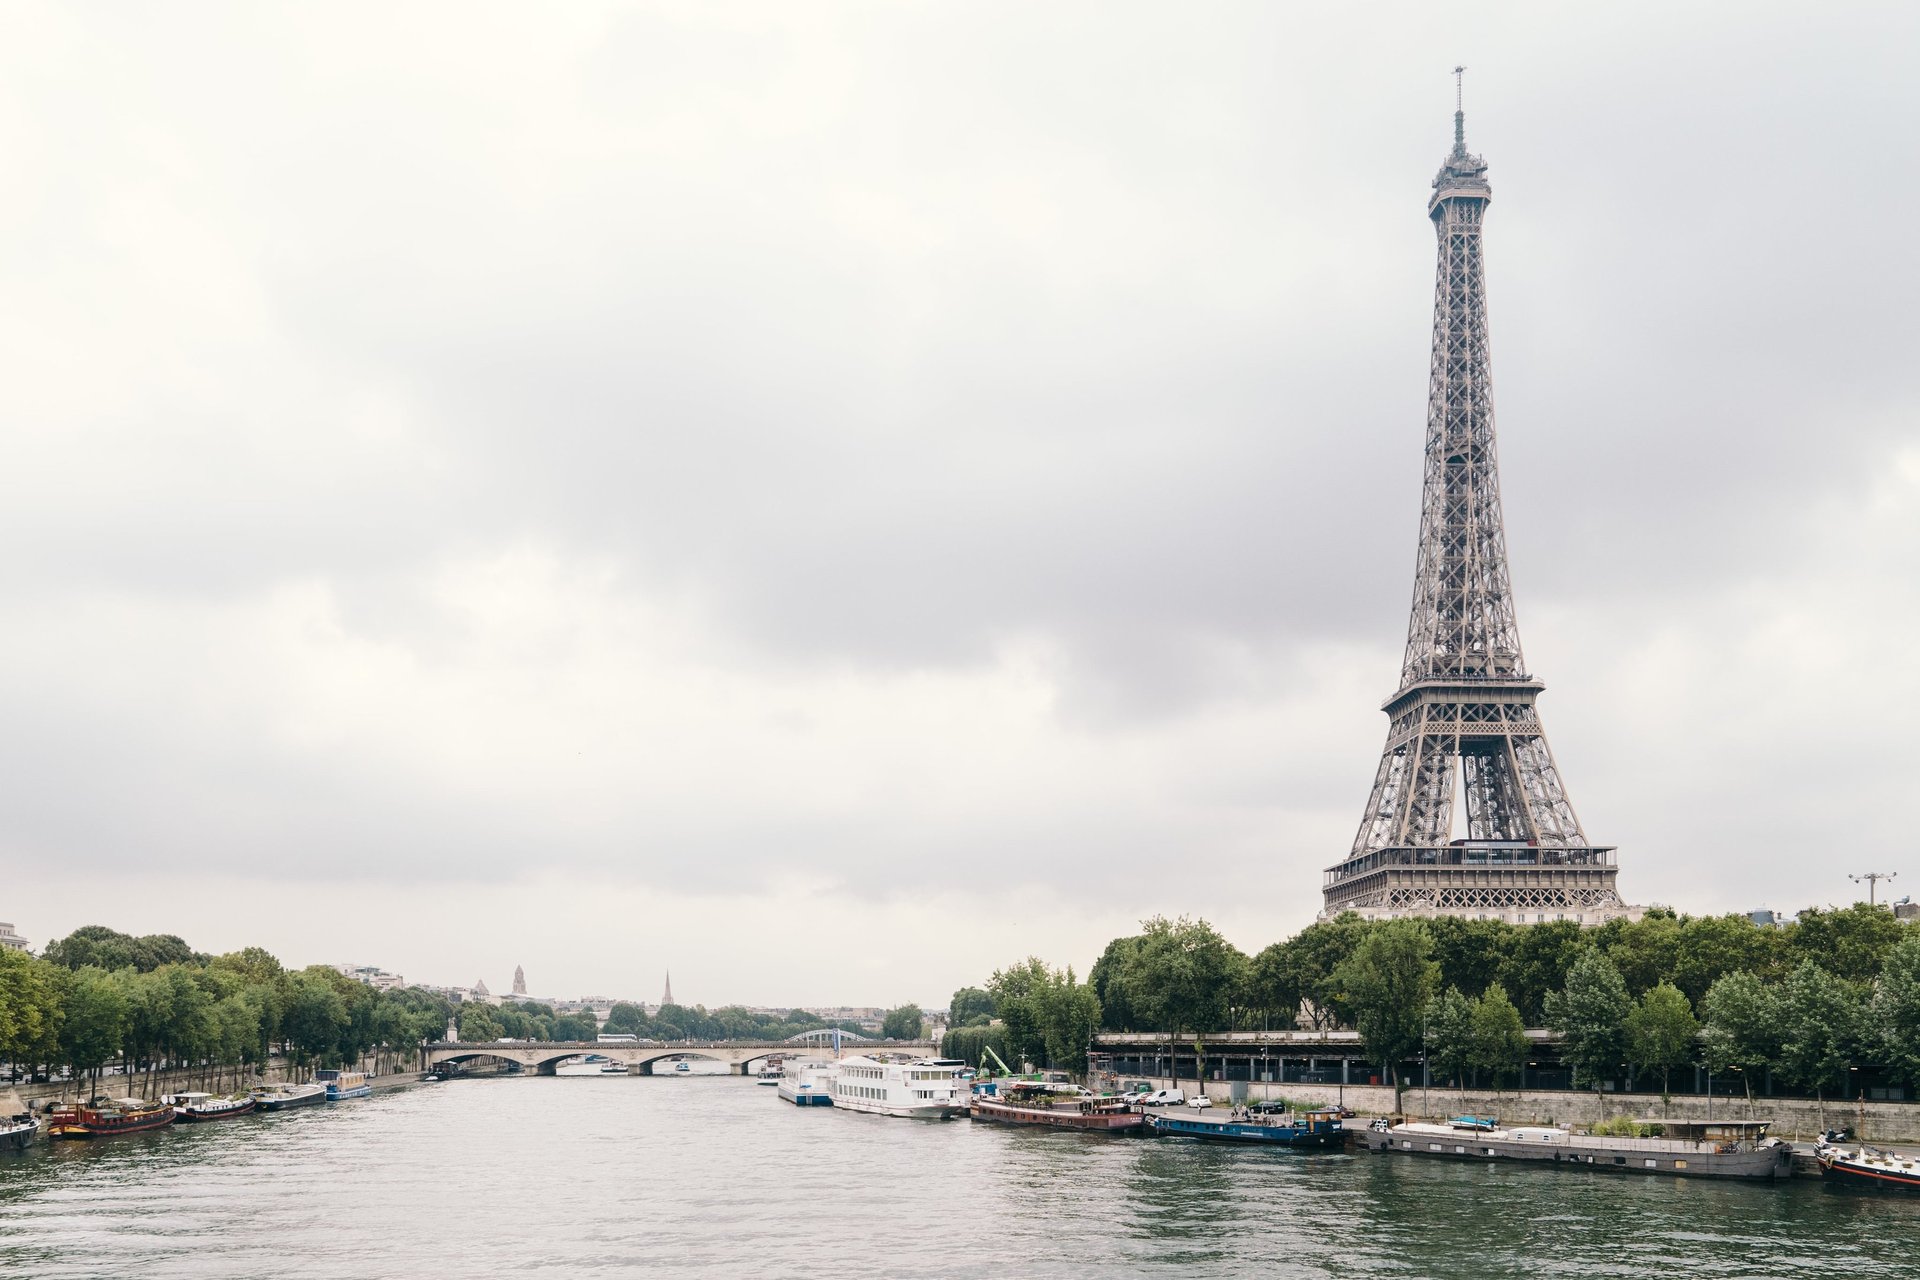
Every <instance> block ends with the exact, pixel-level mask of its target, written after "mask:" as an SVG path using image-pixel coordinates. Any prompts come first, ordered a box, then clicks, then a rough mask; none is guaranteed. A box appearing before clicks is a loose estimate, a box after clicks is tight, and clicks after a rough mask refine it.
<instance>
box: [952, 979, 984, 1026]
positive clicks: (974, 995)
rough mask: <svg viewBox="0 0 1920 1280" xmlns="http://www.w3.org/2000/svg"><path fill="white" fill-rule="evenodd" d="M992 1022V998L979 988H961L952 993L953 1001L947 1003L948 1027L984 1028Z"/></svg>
mask: <svg viewBox="0 0 1920 1280" xmlns="http://www.w3.org/2000/svg"><path fill="white" fill-rule="evenodd" d="M983 1020H984V1021H983ZM992 1021H993V997H992V996H990V995H988V994H987V993H986V992H984V991H982V990H981V989H980V988H979V987H962V988H960V989H959V990H958V991H956V992H954V993H953V999H952V1000H950V1001H949V1002H948V1003H947V1025H948V1026H950V1027H972V1026H985V1025H986V1024H987V1023H989V1022H992Z"/></svg>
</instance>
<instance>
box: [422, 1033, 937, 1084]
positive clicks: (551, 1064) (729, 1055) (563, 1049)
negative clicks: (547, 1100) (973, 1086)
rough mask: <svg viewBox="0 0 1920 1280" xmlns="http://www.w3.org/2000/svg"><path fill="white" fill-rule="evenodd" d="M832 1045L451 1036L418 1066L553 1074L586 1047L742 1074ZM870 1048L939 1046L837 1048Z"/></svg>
mask: <svg viewBox="0 0 1920 1280" xmlns="http://www.w3.org/2000/svg"><path fill="white" fill-rule="evenodd" d="M832 1051H833V1048H832V1046H831V1045H826V1046H824V1047H823V1046H822V1045H820V1044H815V1043H810V1042H795V1041H791V1040H775V1041H764V1040H710V1041H697V1042H696V1041H676V1042H675V1043H672V1044H635V1043H633V1042H632V1041H620V1042H604V1041H595V1040H576V1041H558V1040H554V1041H528V1040H516V1041H505V1042H502V1041H493V1042H490V1043H481V1044H468V1043H464V1042H460V1041H455V1042H451V1043H447V1044H433V1045H428V1046H427V1047H426V1048H425V1049H423V1050H422V1051H421V1053H420V1064H421V1067H422V1069H424V1070H427V1071H432V1070H434V1069H435V1068H436V1067H440V1066H457V1065H459V1064H461V1063H467V1062H488V1061H491V1062H505V1063H512V1064H513V1065H515V1066H518V1067H521V1068H524V1069H526V1070H529V1071H533V1072H535V1073H537V1074H539V1075H543V1076H550V1075H552V1074H554V1068H556V1067H558V1066H559V1065H560V1064H561V1063H562V1062H565V1061H566V1060H567V1059H569V1058H581V1057H585V1056H586V1055H587V1054H589V1053H591V1054H595V1055H597V1056H599V1057H601V1058H604V1059H607V1060H609V1061H612V1062H618V1063H622V1064H624V1065H625V1066H626V1068H627V1070H628V1072H629V1073H631V1074H634V1075H643V1076H650V1075H654V1074H656V1073H655V1071H654V1069H653V1068H654V1064H655V1063H657V1062H660V1061H662V1060H663V1059H667V1058H705V1059H707V1060H708V1061H710V1062H724V1063H726V1064H727V1066H728V1067H729V1068H731V1072H730V1074H732V1075H740V1076H744V1075H752V1074H753V1072H754V1070H755V1069H756V1064H758V1063H762V1062H765V1061H766V1060H767V1059H768V1058H771V1057H775V1056H778V1055H785V1056H791V1057H798V1056H803V1055H804V1056H808V1057H817V1056H819V1055H820V1054H821V1053H823V1052H825V1053H832ZM873 1051H878V1052H884V1053H906V1054H915V1055H919V1056H930V1055H932V1054H934V1053H937V1052H938V1051H939V1046H937V1045H934V1044H931V1043H929V1042H927V1041H923V1040H855V1039H854V1038H852V1037H847V1038H846V1039H845V1040H844V1041H843V1043H842V1046H841V1052H842V1053H867V1052H873Z"/></svg>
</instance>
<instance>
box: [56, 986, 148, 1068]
mask: <svg viewBox="0 0 1920 1280" xmlns="http://www.w3.org/2000/svg"><path fill="white" fill-rule="evenodd" d="M60 1006H61V1012H62V1017H61V1021H60V1032H59V1040H58V1047H59V1050H60V1056H61V1057H62V1059H64V1060H65V1061H66V1063H67V1065H68V1066H70V1067H72V1068H73V1070H74V1073H75V1074H76V1075H77V1074H79V1073H80V1072H82V1071H94V1070H97V1069H99V1068H100V1067H102V1066H105V1065H106V1063H107V1060H108V1059H110V1058H112V1057H113V1055H114V1054H115V1053H117V1052H118V1051H119V1049H120V1045H121V1043H122V1042H123V1041H124V1040H125V1039H126V1034H127V1026H128V1022H129V1020H130V1016H131V1010H130V1009H129V1007H128V1000H127V996H126V992H125V991H124V989H123V988H122V986H121V984H120V983H118V982H115V981H114V979H113V975H112V974H110V973H108V972H107V971H106V970H105V969H101V968H99V967H97V966H95V965H83V966H82V967H80V968H78V969H75V970H73V971H72V972H71V973H69V974H67V975H66V977H65V981H64V982H63V983H62V986H61V990H60Z"/></svg>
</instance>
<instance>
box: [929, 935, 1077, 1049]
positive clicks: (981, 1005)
mask: <svg viewBox="0 0 1920 1280" xmlns="http://www.w3.org/2000/svg"><path fill="white" fill-rule="evenodd" d="M1109 949H1111V948H1109ZM995 1012H996V1010H995V1009H994V1004H993V997H992V996H990V995H988V994H987V993H986V992H984V991H982V990H981V989H980V988H979V987H962V988H960V989H959V990H958V991H956V992H954V993H953V999H952V1000H950V1001H948V1003H947V1025H949V1026H954V1027H969V1026H975V1025H979V1026H985V1025H986V1022H991V1021H993V1015H994V1013H995ZM980 1019H985V1020H986V1022H980V1021H979V1020H980ZM948 1056H951V1055H948Z"/></svg>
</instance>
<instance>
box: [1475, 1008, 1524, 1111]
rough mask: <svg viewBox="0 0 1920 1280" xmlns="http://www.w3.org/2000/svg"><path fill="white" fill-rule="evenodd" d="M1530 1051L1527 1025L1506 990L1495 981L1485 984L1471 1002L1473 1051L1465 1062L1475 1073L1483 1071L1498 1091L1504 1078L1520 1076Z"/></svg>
mask: <svg viewBox="0 0 1920 1280" xmlns="http://www.w3.org/2000/svg"><path fill="white" fill-rule="evenodd" d="M1532 1049H1533V1046H1532V1044H1530V1043H1529V1042H1528V1040H1527V1026H1526V1023H1525V1022H1523V1021H1522V1020H1521V1018H1520V1010H1519V1009H1518V1008H1516V1007H1515V1006H1514V1003H1513V1001H1512V1000H1510V999H1508V997H1507V989H1506V988H1505V987H1503V986H1501V985H1500V984H1499V983H1497V982H1494V983H1490V984H1488V986H1487V989H1486V990H1485V991H1483V992H1481V994H1480V998H1479V999H1478V1000H1476V1001H1474V1002H1473V1052H1472V1057H1471V1058H1470V1059H1469V1060H1468V1061H1469V1062H1470V1064H1471V1065H1472V1067H1473V1069H1474V1072H1475V1074H1476V1075H1477V1074H1478V1073H1479V1072H1482V1071H1484V1072H1486V1073H1487V1076H1488V1078H1489V1079H1490V1080H1491V1081H1492V1082H1493V1087H1494V1090H1495V1092H1498V1091H1499V1089H1500V1084H1501V1082H1502V1081H1503V1080H1505V1079H1506V1077H1507V1076H1509V1075H1513V1076H1518V1075H1519V1074H1520V1068H1521V1066H1522V1065H1523V1064H1524V1063H1525V1062H1526V1060H1527V1054H1528V1053H1529V1052H1531V1051H1532Z"/></svg>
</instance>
